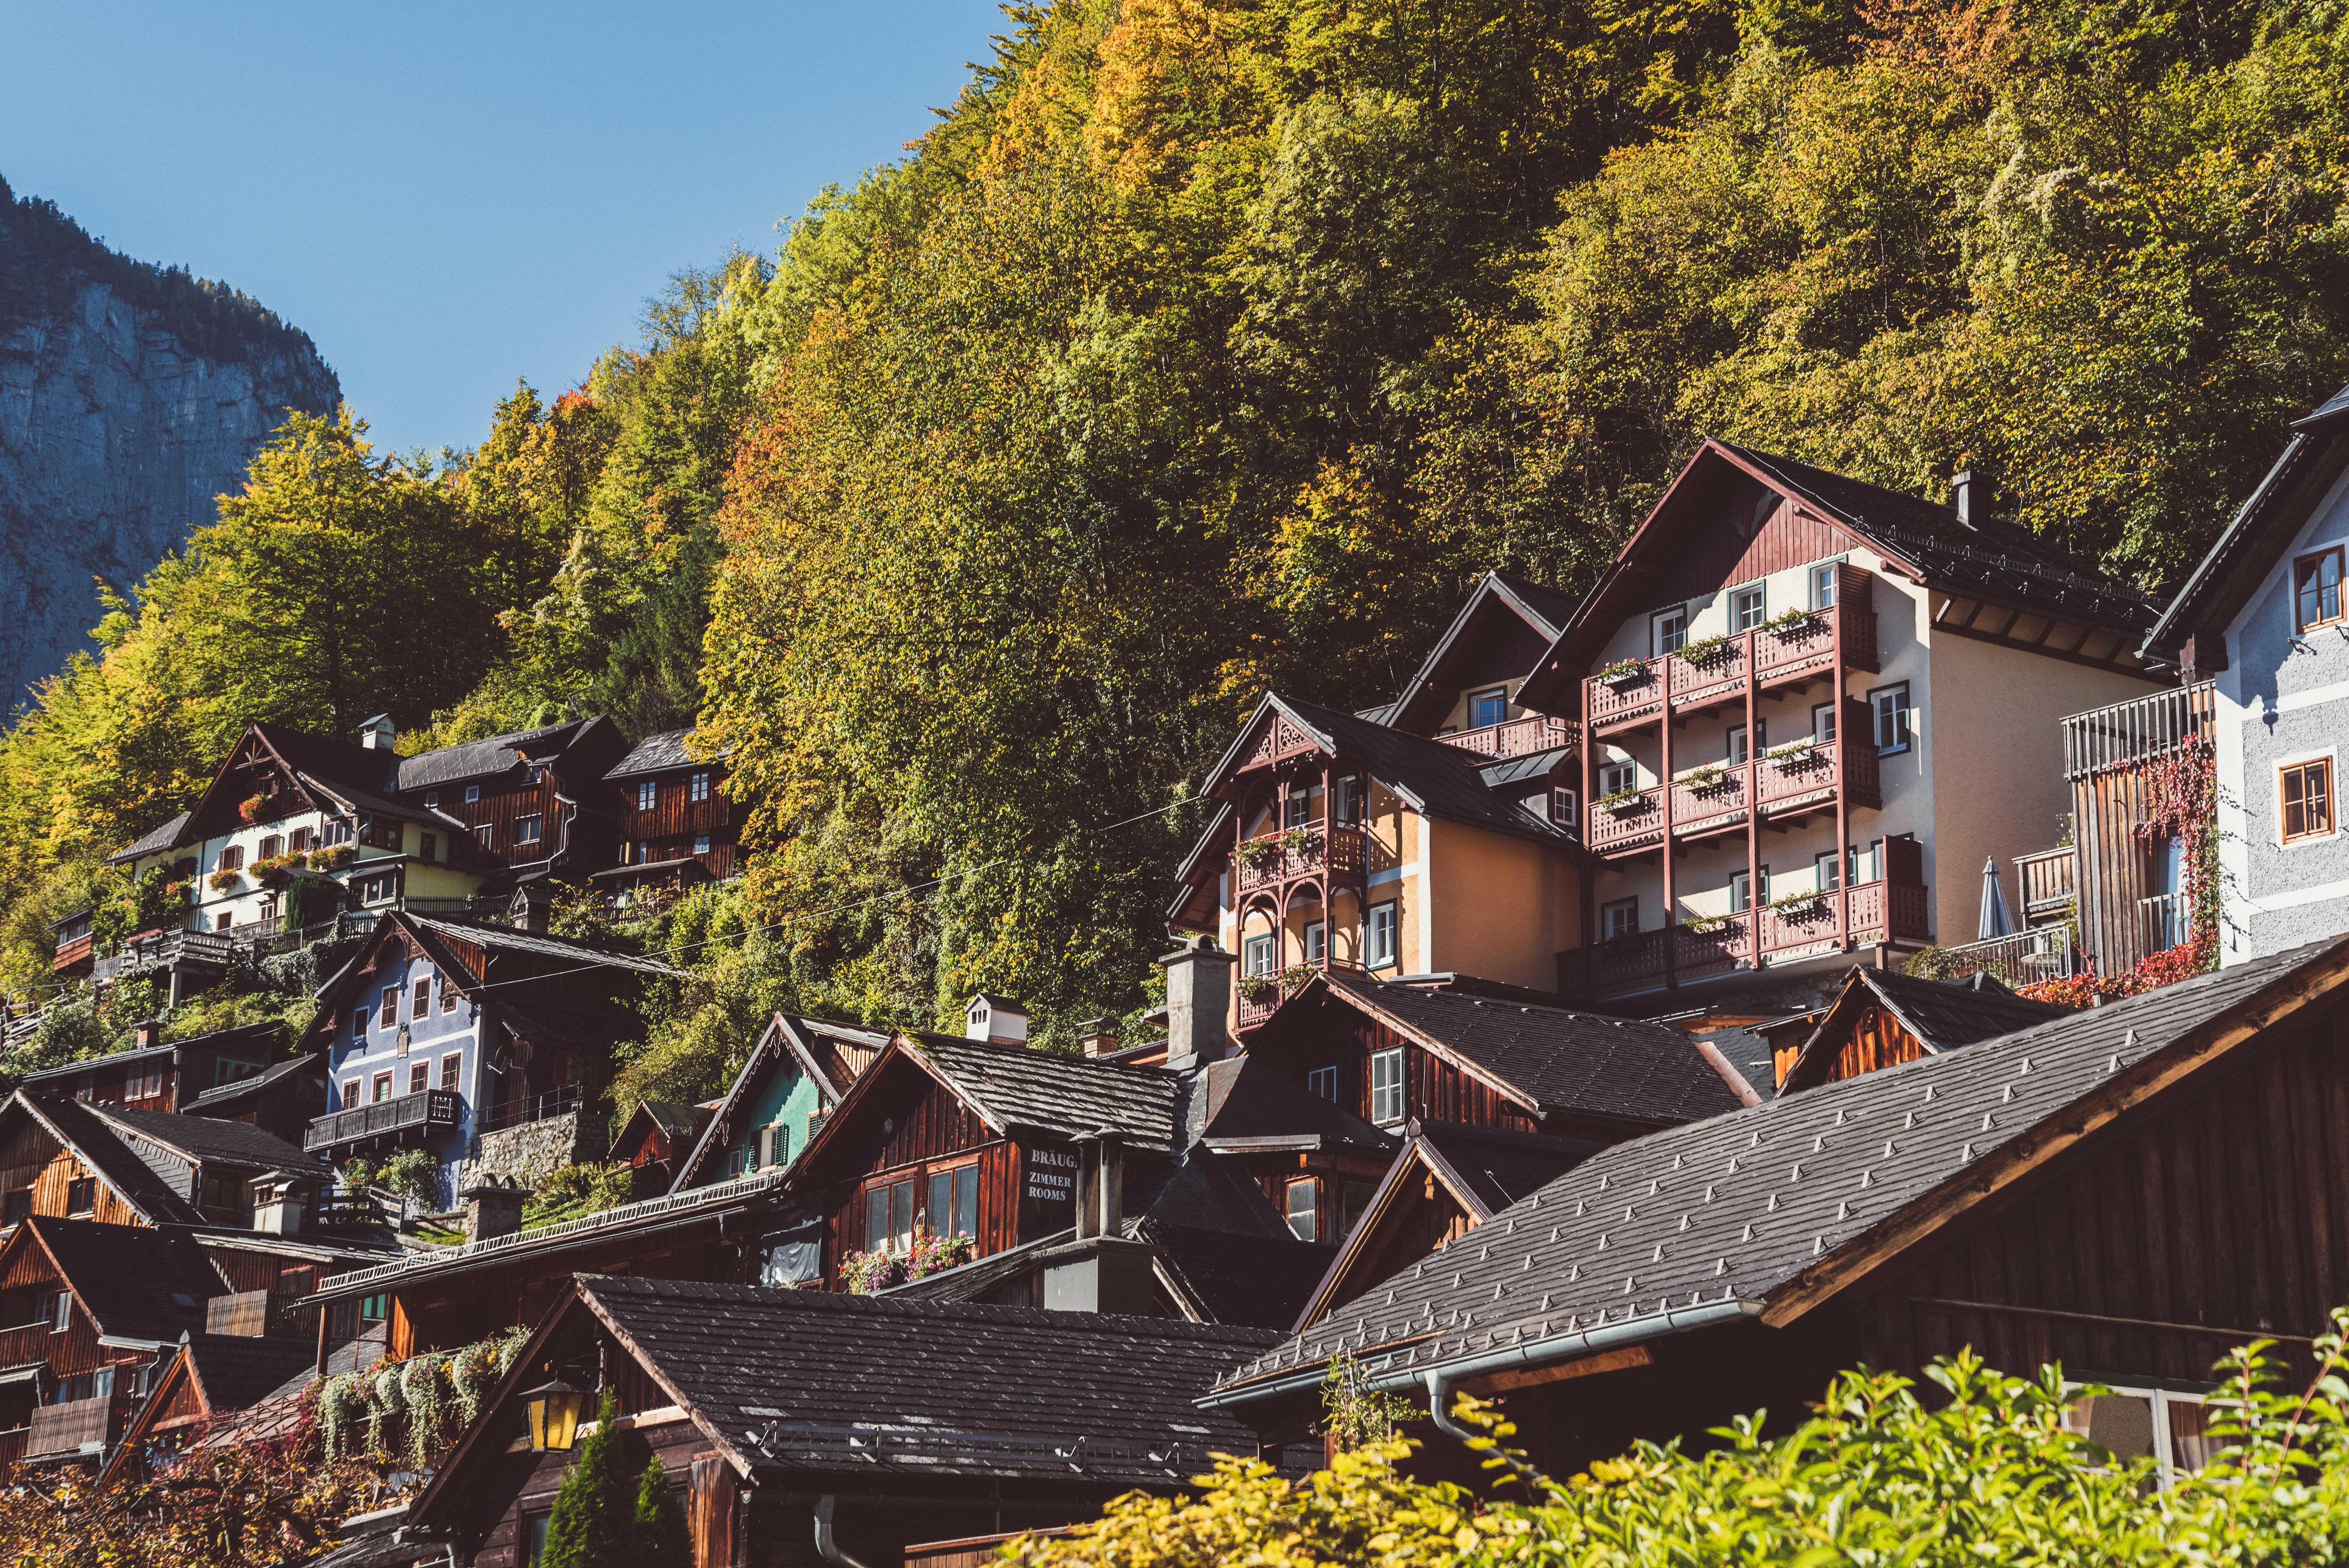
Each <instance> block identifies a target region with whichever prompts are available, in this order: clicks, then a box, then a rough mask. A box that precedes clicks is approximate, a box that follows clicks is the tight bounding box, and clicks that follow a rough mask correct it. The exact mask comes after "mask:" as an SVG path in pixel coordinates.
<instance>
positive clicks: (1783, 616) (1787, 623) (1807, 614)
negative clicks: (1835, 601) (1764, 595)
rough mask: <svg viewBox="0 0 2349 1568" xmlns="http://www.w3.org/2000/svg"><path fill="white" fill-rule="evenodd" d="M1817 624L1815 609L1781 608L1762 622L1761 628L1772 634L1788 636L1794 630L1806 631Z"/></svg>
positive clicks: (1793, 632) (1794, 631)
mask: <svg viewBox="0 0 2349 1568" xmlns="http://www.w3.org/2000/svg"><path fill="white" fill-rule="evenodd" d="M1817 624H1819V613H1818V612H1817V611H1816V610H1781V611H1779V612H1778V613H1777V614H1775V615H1773V616H1771V617H1770V618H1769V619H1768V620H1766V621H1764V622H1763V623H1762V629H1763V630H1764V631H1765V632H1767V633H1769V634H1771V635H1773V636H1777V637H1789V636H1792V635H1794V634H1795V633H1796V632H1806V631H1808V630H1810V629H1811V628H1812V627H1813V626H1816V625H1817Z"/></svg>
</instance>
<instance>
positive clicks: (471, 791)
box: [465, 784, 481, 806]
mask: <svg viewBox="0 0 2349 1568" xmlns="http://www.w3.org/2000/svg"><path fill="white" fill-rule="evenodd" d="M465 804H466V805H468V806H478V805H480V804H481V786H480V785H479V784H468V785H466V786H465Z"/></svg>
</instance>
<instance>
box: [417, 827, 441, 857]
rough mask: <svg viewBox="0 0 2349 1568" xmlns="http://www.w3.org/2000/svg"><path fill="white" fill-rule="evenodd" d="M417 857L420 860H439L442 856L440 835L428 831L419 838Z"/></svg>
mask: <svg viewBox="0 0 2349 1568" xmlns="http://www.w3.org/2000/svg"><path fill="white" fill-rule="evenodd" d="M416 858H417V859H418V860H419V861H437V860H439V859H440V839H439V837H438V836H436V835H434V834H431V833H427V834H425V835H424V836H423V837H422V838H420V839H419V840H417V841H416Z"/></svg>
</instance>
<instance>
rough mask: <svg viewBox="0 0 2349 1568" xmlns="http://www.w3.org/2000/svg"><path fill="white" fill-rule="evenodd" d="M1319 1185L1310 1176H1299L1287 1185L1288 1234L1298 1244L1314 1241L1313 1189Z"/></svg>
mask: <svg viewBox="0 0 2349 1568" xmlns="http://www.w3.org/2000/svg"><path fill="white" fill-rule="evenodd" d="M1319 1185H1320V1183H1319V1182H1318V1181H1315V1180H1314V1179H1313V1178H1312V1177H1310V1176H1299V1177H1298V1178H1297V1179H1296V1180H1295V1181H1291V1182H1289V1184H1288V1232H1289V1234H1291V1235H1293V1236H1295V1237H1296V1238H1297V1239H1298V1240H1299V1241H1300V1242H1309V1241H1313V1240H1315V1239H1316V1238H1315V1234H1314V1226H1313V1220H1314V1212H1313V1209H1314V1196H1315V1194H1314V1191H1313V1190H1314V1189H1315V1188H1316V1187H1318V1186H1319Z"/></svg>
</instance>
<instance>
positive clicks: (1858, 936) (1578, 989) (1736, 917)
mask: <svg viewBox="0 0 2349 1568" xmlns="http://www.w3.org/2000/svg"><path fill="white" fill-rule="evenodd" d="M1846 906H1847V907H1848V915H1847V918H1848V921H1849V925H1848V930H1849V933H1850V939H1851V941H1852V943H1853V944H1855V945H1857V944H1868V943H1878V942H1922V941H1925V940H1927V939H1928V938H1929V937H1930V934H1931V926H1930V909H1929V907H1928V900H1927V894H1926V890H1925V889H1923V888H1921V887H1915V886H1910V885H1908V884H1906V883H1897V882H1861V883H1860V884H1859V885H1858V886H1857V887H1852V888H1834V889H1830V890H1828V891H1827V892H1823V893H1820V894H1818V895H1817V896H1816V897H1815V898H1806V899H1802V900H1798V901H1795V902H1789V903H1781V904H1776V905H1774V906H1772V907H1769V908H1765V909H1757V910H1744V911H1741V912H1740V913H1736V914H1733V915H1730V916H1728V917H1727V918H1726V919H1725V920H1724V921H1723V922H1722V923H1719V924H1717V925H1711V926H1709V927H1708V928H1704V929H1698V928H1693V927H1691V926H1687V925H1674V926H1672V927H1671V928H1670V929H1669V930H1661V931H1643V932H1640V934H1637V935H1636V936H1628V937H1618V938H1616V939H1615V940H1614V941H1612V942H1602V943H1599V944H1598V945H1596V946H1594V947H1585V948H1575V949H1570V950H1569V951H1568V952H1565V953H1562V954H1558V959H1559V963H1558V971H1559V975H1558V984H1559V986H1560V987H1561V989H1563V990H1564V991H1565V992H1566V994H1567V995H1579V994H1583V993H1584V992H1585V991H1586V990H1587V991H1588V994H1590V995H1599V996H1619V995H1625V994H1627V993H1630V992H1634V991H1642V990H1653V989H1655V988H1656V987H1658V986H1661V985H1663V984H1664V983H1665V981H1666V980H1667V978H1670V979H1671V980H1672V981H1674V982H1676V983H1680V984H1686V983H1688V982H1690V981H1692V980H1704V979H1709V978H1711V977H1713V976H1714V975H1726V974H1729V973H1732V972H1733V971H1736V970H1741V969H1751V968H1754V967H1756V966H1757V954H1756V952H1755V948H1754V933H1755V931H1756V930H1757V929H1758V930H1759V932H1760V934H1761V947H1760V952H1759V954H1758V959H1759V963H1760V964H1772V963H1779V964H1785V963H1793V962H1795V961H1797V960H1800V959H1803V958H1808V957H1814V956H1816V955H1818V954H1825V953H1834V952H1837V951H1839V946H1838V944H1837V940H1836V932H1837V915H1838V914H1839V913H1843V911H1844V909H1845V907H1846ZM1668 953H1669V954H1671V964H1670V965H1669V966H1668V965H1666V963H1665V955H1666V954H1668Z"/></svg>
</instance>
